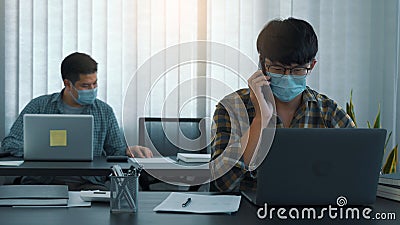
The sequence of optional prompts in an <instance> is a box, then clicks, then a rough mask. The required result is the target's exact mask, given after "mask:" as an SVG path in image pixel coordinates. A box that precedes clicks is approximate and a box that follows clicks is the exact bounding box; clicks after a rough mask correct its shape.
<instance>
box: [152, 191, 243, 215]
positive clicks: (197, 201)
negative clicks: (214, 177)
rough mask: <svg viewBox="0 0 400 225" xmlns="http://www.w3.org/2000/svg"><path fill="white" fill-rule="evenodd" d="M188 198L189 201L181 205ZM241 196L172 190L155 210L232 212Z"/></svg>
mask: <svg viewBox="0 0 400 225" xmlns="http://www.w3.org/2000/svg"><path fill="white" fill-rule="evenodd" d="M188 198H191V201H190V203H189V204H188V205H187V206H186V207H183V206H182V204H183V203H185V202H186V201H187V200H188ZM240 199H241V196H236V195H198V194H186V193H177V192H172V193H171V194H170V195H169V196H168V197H167V198H166V199H165V200H164V201H163V202H161V203H160V204H159V205H158V206H156V207H155V208H154V209H153V211H155V212H187V213H229V214H230V213H233V212H236V211H238V209H239V206H240Z"/></svg>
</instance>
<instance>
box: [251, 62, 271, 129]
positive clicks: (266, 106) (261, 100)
mask: <svg viewBox="0 0 400 225" xmlns="http://www.w3.org/2000/svg"><path fill="white" fill-rule="evenodd" d="M268 79H269V77H268V76H265V75H264V74H263V73H262V71H261V70H258V71H257V72H255V73H254V74H253V75H252V76H251V77H250V78H249V79H248V80H247V82H248V85H249V88H250V99H251V102H252V103H253V105H254V109H255V112H256V115H255V116H256V118H258V120H259V121H260V122H261V123H262V127H266V125H267V124H268V123H269V120H270V119H271V117H272V114H273V111H274V107H273V105H272V101H273V96H272V92H269V93H263V91H262V87H263V86H269V84H270V82H269V81H268ZM265 94H267V95H268V94H270V95H269V96H267V97H268V98H267V99H271V101H266V100H265V96H264V95H265Z"/></svg>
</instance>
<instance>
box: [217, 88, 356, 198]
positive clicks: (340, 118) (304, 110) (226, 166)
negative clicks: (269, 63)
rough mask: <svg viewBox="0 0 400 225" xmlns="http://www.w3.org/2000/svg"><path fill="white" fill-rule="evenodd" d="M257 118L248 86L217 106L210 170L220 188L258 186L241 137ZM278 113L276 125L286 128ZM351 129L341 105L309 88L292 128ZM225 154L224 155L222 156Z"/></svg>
mask: <svg viewBox="0 0 400 225" xmlns="http://www.w3.org/2000/svg"><path fill="white" fill-rule="evenodd" d="M254 117H255V109H254V106H253V103H252V102H251V100H250V91H249V89H241V90H238V91H236V92H234V93H232V94H230V95H227V96H225V97H224V98H223V99H222V100H221V101H220V102H219V103H218V105H217V106H216V110H215V112H214V116H213V124H212V128H211V140H212V143H211V152H212V160H213V161H212V163H211V171H212V176H213V177H214V178H218V179H216V180H215V182H214V185H215V187H216V188H217V189H218V190H219V191H235V190H237V189H238V188H239V189H240V190H248V189H255V186H256V173H255V172H256V171H253V172H250V171H249V170H248V167H247V166H246V165H245V164H244V162H243V158H242V157H241V155H242V148H241V145H240V138H241V137H242V135H243V134H244V133H245V132H246V131H247V130H248V129H249V127H250V124H251V123H252V121H253V119H254ZM283 127H284V126H283V122H282V120H281V119H280V118H279V116H277V115H276V128H283ZM324 127H326V128H346V127H348V128H352V127H355V124H354V122H353V121H352V120H351V118H350V117H349V116H348V115H347V114H346V112H345V111H344V110H343V109H342V108H341V107H340V106H338V104H337V103H336V102H335V101H334V100H332V99H329V98H328V97H327V96H325V95H323V94H319V93H318V92H316V91H314V90H312V89H311V88H309V87H307V88H306V90H304V91H303V95H302V103H301V104H300V106H299V107H298V109H297V111H296V112H295V114H294V116H293V119H292V121H291V123H290V128H324ZM220 156H222V157H220Z"/></svg>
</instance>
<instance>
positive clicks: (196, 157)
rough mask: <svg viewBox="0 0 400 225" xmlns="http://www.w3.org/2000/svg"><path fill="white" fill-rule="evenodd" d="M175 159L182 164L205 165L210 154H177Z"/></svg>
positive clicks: (208, 160)
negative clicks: (182, 162) (202, 163)
mask: <svg viewBox="0 0 400 225" xmlns="http://www.w3.org/2000/svg"><path fill="white" fill-rule="evenodd" d="M177 159H178V160H182V161H184V162H193V163H201V162H204V163H207V162H210V159H211V154H196V153H178V154H177Z"/></svg>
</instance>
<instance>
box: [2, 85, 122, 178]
mask: <svg viewBox="0 0 400 225" xmlns="http://www.w3.org/2000/svg"><path fill="white" fill-rule="evenodd" d="M63 93H64V90H62V91H61V93H53V94H50V95H43V96H40V97H37V98H35V99H33V100H31V101H30V102H29V103H28V104H27V105H26V106H25V108H24V109H23V110H22V112H21V113H20V115H19V116H18V118H17V120H16V121H15V122H14V124H13V125H12V127H11V129H10V133H9V135H8V136H7V137H5V138H4V139H3V141H2V142H1V151H4V152H10V153H11V154H12V155H13V156H16V157H22V156H23V153H24V150H23V148H24V139H23V137H24V133H23V131H24V129H23V116H24V114H64V107H63V102H62V101H63V100H62V94H63ZM82 114H87V115H93V119H94V130H93V155H94V156H101V155H102V153H103V151H104V152H105V153H106V155H125V149H126V144H125V141H124V139H123V136H122V133H121V131H120V129H119V126H118V122H117V119H116V118H115V115H114V112H113V110H112V108H111V107H110V106H109V105H108V104H107V103H105V102H103V101H101V100H98V99H96V100H95V102H94V104H92V105H88V106H85V108H84V109H83V112H82ZM82 178H83V179H84V180H87V181H89V182H90V183H93V184H103V183H104V181H105V177H93V176H90V177H89V176H87V177H86V176H85V177H82ZM52 180H54V177H48V176H35V177H24V178H23V179H22V181H23V182H24V183H44V184H46V183H51V182H52Z"/></svg>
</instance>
